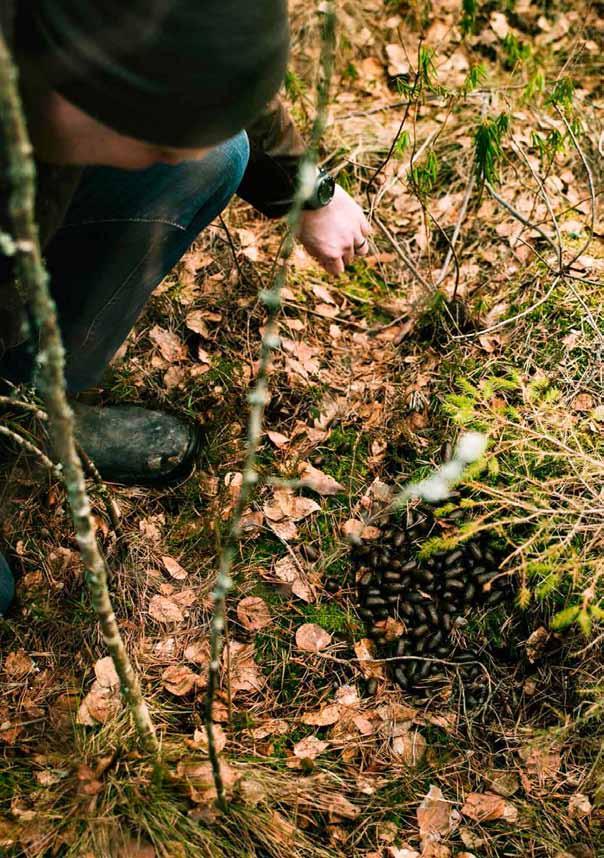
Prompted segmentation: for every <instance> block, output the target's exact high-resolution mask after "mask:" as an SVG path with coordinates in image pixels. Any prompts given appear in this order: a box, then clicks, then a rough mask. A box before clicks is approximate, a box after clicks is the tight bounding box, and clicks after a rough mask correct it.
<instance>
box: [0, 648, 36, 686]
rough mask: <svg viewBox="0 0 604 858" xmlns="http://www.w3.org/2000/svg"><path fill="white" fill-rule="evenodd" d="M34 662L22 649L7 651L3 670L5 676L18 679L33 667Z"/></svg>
mask: <svg viewBox="0 0 604 858" xmlns="http://www.w3.org/2000/svg"><path fill="white" fill-rule="evenodd" d="M33 666H34V663H33V661H32V660H31V658H30V657H29V656H28V655H27V653H26V652H25V650H24V649H19V650H17V651H16V652H9V654H8V655H7V656H6V658H5V660H4V672H5V673H6V675H7V676H11V677H14V678H15V679H20V678H21V677H23V676H27V674H28V673H29V672H30V671H31V670H32V669H33Z"/></svg>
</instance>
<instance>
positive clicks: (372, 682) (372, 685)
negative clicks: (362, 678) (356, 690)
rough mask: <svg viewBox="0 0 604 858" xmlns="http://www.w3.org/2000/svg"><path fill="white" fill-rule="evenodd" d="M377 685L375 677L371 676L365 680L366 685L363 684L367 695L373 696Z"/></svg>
mask: <svg viewBox="0 0 604 858" xmlns="http://www.w3.org/2000/svg"><path fill="white" fill-rule="evenodd" d="M377 687H378V682H377V679H373V678H371V679H368V680H367V685H366V686H365V689H366V691H367V694H368V695H369V697H373V695H374V694H375V692H376V691H377Z"/></svg>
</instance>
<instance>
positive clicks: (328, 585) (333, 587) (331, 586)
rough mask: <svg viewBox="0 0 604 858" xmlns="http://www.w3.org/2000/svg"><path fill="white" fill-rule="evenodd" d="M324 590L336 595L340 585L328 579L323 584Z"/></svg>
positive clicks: (333, 579)
mask: <svg viewBox="0 0 604 858" xmlns="http://www.w3.org/2000/svg"><path fill="white" fill-rule="evenodd" d="M325 589H326V590H327V592H328V593H337V592H338V590H339V589H340V585H339V584H338V582H337V581H336V579H335V578H328V579H327V581H326V582H325Z"/></svg>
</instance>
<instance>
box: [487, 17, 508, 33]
mask: <svg viewBox="0 0 604 858" xmlns="http://www.w3.org/2000/svg"><path fill="white" fill-rule="evenodd" d="M489 24H490V25H491V30H492V31H493V32H494V33H495V35H496V36H499V38H500V39H505V37H506V36H507V35H508V34H509V32H510V25H509V24H508V19H507V18H506V17H505V15H504V14H503V12H492V13H491V17H490V20H489Z"/></svg>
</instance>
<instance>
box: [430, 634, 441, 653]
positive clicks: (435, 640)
mask: <svg viewBox="0 0 604 858" xmlns="http://www.w3.org/2000/svg"><path fill="white" fill-rule="evenodd" d="M442 642H443V633H442V632H436V634H435V635H432V637H431V638H430V640H429V641H428V646H429V647H430V649H434V650H436V649H438V648H439V646H440V645H441V644H442Z"/></svg>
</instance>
